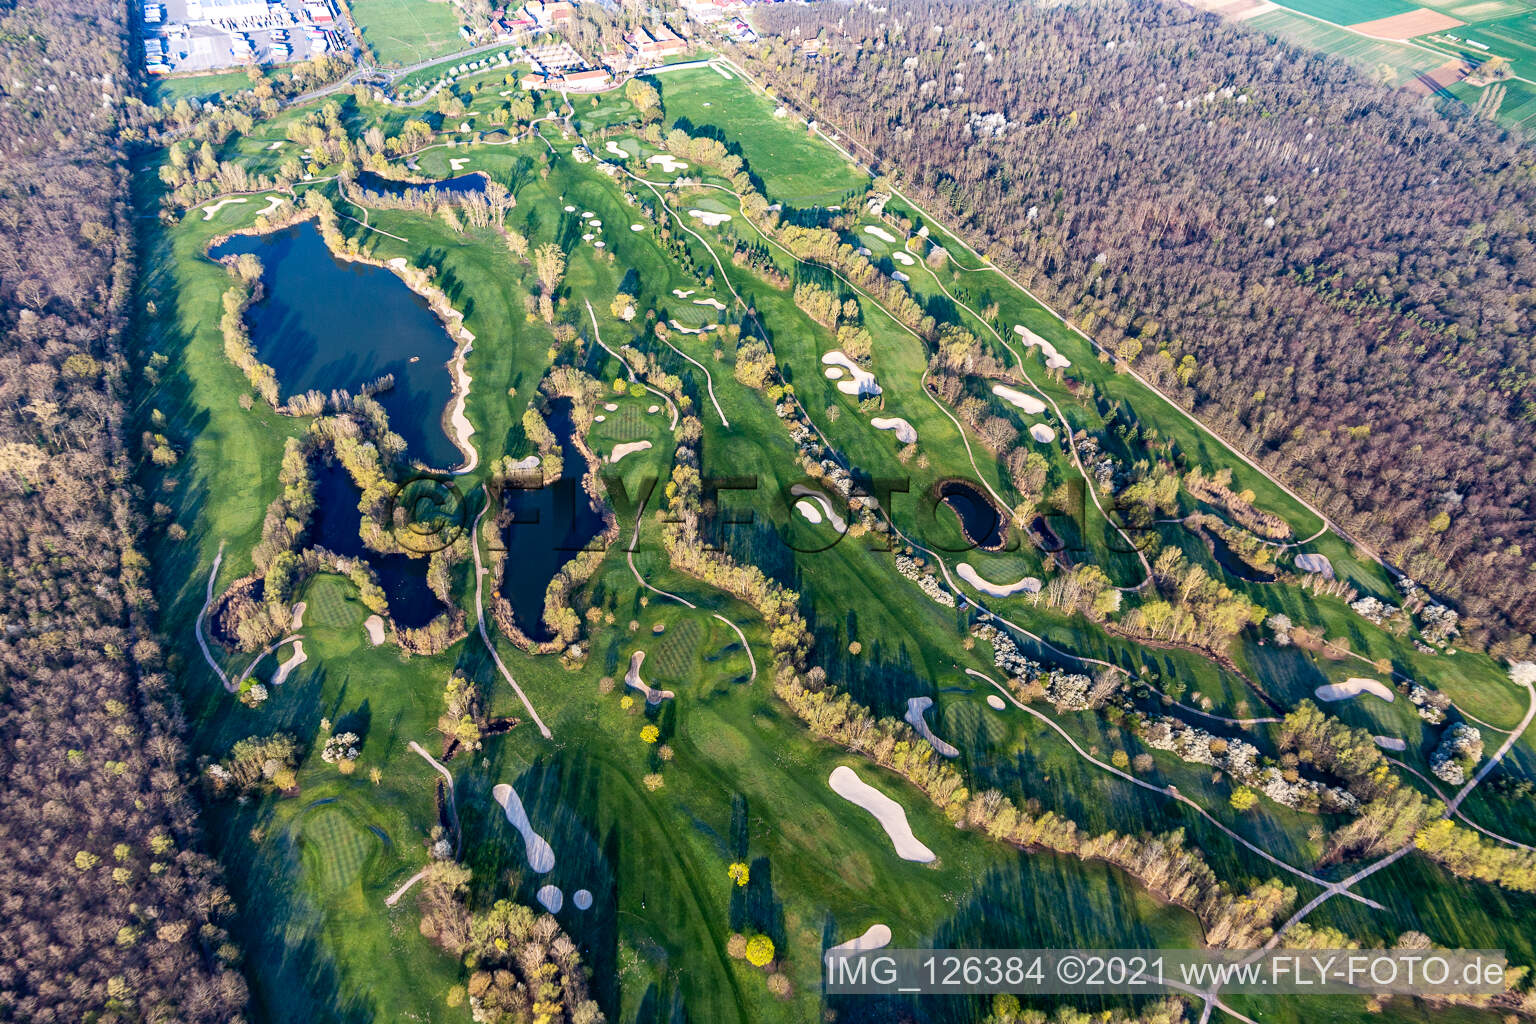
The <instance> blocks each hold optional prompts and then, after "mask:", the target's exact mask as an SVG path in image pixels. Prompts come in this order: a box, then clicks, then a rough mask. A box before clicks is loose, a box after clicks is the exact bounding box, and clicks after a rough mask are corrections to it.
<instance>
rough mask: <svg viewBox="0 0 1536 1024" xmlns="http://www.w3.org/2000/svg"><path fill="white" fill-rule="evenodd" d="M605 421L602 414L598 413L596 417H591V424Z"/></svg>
mask: <svg viewBox="0 0 1536 1024" xmlns="http://www.w3.org/2000/svg"><path fill="white" fill-rule="evenodd" d="M607 420H608V417H607V416H604V415H603V414H602V413H598V414H597V415H596V416H593V417H592V422H593V423H606V422H607Z"/></svg>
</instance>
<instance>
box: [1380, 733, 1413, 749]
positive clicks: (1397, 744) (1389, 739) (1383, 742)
mask: <svg viewBox="0 0 1536 1024" xmlns="http://www.w3.org/2000/svg"><path fill="white" fill-rule="evenodd" d="M1371 739H1373V740H1375V741H1376V745H1377V746H1378V747H1380V748H1381V749H1382V750H1396V751H1403V750H1407V749H1408V741H1407V740H1400V739H1398V738H1397V737H1396V736H1372V737H1371Z"/></svg>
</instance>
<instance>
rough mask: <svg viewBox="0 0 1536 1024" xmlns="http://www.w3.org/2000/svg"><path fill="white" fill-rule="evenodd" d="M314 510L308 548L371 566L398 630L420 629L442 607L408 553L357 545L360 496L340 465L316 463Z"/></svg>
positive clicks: (423, 564) (421, 566)
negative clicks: (387, 600) (358, 560)
mask: <svg viewBox="0 0 1536 1024" xmlns="http://www.w3.org/2000/svg"><path fill="white" fill-rule="evenodd" d="M314 471H315V512H314V516H313V518H312V519H311V520H310V527H309V544H310V546H311V547H322V548H325V549H326V550H328V551H334V552H335V553H336V554H338V555H345V556H347V557H348V558H361V559H363V560H365V561H366V562H367V563H368V564H369V565H371V566H373V571H374V572H375V573H377V574H378V577H379V586H381V587H383V588H384V594H385V596H386V597H388V598H389V614H390V616H391V617H392V618H393V619H394V620H395V623H396V624H397V625H399V626H401V627H404V628H416V627H420V626H425V625H426V624H427V623H429V622H431V621H432V620H433V619H435V618H437V616H438V615H440V614H441V613H442V612H443V611H445V610H446V609H445V608H444V606H443V603H442V602H441V601H439V600H438V599H437V595H436V594H434V593H432V588H431V587H429V586H427V559H426V558H425V557H422V558H412V557H410V556H409V555H384V554H380V553H379V552H377V551H374V550H372V549H371V548H368V547H366V546H365V545H364V544H363V538H362V536H361V535H360V534H359V533H358V530H359V528H360V527H361V526H362V523H363V513H362V511H361V510H360V509H359V508H358V507H357V503H358V502H359V501H361V500H362V497H363V492H362V491H361V489H359V488H358V486H357V484H356V483H355V482H354V481H353V479H352V476H351V474H349V473H348V472H347V471H346V468H345V467H343V466H342V465H341V463H339V462H338V463H335V464H334V465H329V466H328V465H326V464H325V463H324V462H323V461H321V462H317V464H316V465H315V466H314Z"/></svg>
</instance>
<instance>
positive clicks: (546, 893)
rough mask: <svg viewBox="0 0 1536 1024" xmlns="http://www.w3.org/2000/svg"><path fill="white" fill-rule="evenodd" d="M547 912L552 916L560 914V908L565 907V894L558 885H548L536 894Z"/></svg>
mask: <svg viewBox="0 0 1536 1024" xmlns="http://www.w3.org/2000/svg"><path fill="white" fill-rule="evenodd" d="M534 895H535V896H536V897H537V898H538V901H539V903H540V905H542V906H543V907H544V909H545V910H547V911H549V912H550V913H551V914H558V913H560V908H561V907H563V906H565V893H563V892H561V891H560V887H559V886H558V885H546V886H543V887H541V888H540V889H539V891H538V892H537V893H535V894H534Z"/></svg>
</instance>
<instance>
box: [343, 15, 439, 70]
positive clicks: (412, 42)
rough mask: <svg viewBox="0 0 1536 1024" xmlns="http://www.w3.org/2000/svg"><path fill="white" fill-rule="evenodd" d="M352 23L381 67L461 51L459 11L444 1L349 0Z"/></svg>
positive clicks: (414, 61) (415, 61)
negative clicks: (374, 54) (355, 23)
mask: <svg viewBox="0 0 1536 1024" xmlns="http://www.w3.org/2000/svg"><path fill="white" fill-rule="evenodd" d="M348 6H349V7H350V8H351V10H352V20H353V21H355V22H357V27H358V29H359V30H360V31H361V32H362V34H363V42H365V43H366V44H367V45H368V46H369V47H370V48H372V50H373V51H374V53H376V54H378V57H379V61H380V62H381V63H383V64H386V65H387V64H415V63H418V62H420V61H424V60H431V59H432V58H433V57H441V56H443V55H444V54H448V53H452V52H454V51H455V50H459V49H462V48H463V47H464V46H465V45H466V44H465V42H464V39H463V37H462V36H461V35H459V27H460V26H461V25H462V24H463V23H464V22H463V20H462V19H461V17H460V15H459V12H458V9H457V8H455V7H454V5H453V4H452V3H449V2H447V0H349V3H348Z"/></svg>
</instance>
